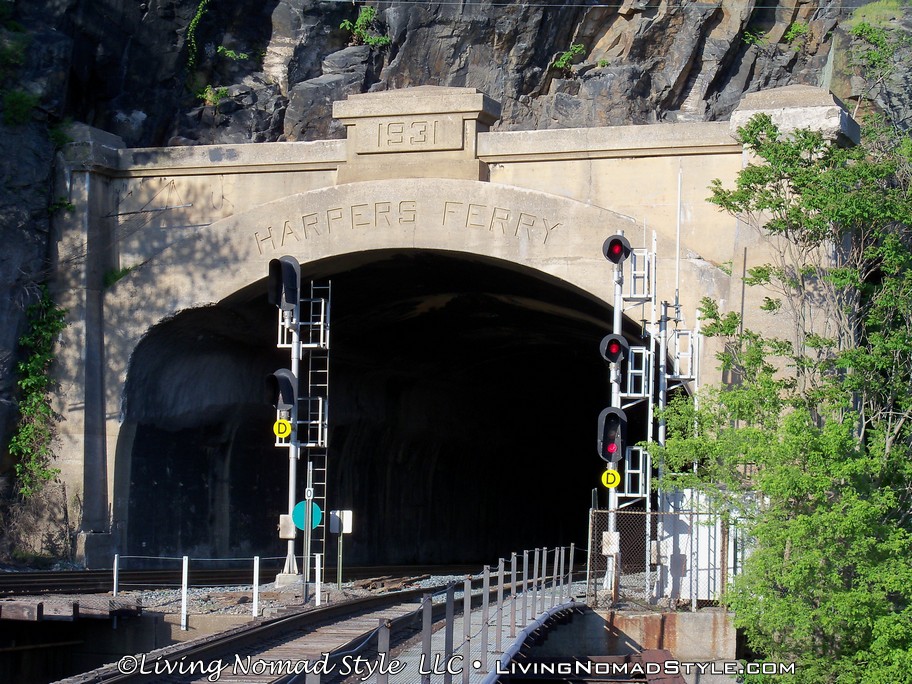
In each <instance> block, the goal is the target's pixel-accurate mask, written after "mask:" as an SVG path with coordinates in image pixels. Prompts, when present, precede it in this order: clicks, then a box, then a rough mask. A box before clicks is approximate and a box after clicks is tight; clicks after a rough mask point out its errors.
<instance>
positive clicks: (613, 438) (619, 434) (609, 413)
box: [598, 407, 627, 463]
mask: <svg viewBox="0 0 912 684" xmlns="http://www.w3.org/2000/svg"><path fill="white" fill-rule="evenodd" d="M626 440H627V414H626V413H624V411H623V409H619V408H614V407H609V408H606V409H605V410H603V411H602V412H601V413H600V414H599V425H598V453H599V456H600V457H601V458H602V460H604V461H607V462H609V463H617V462H618V461H620V460H621V459H622V458H624V443H625V441H626Z"/></svg>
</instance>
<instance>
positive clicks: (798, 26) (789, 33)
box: [782, 21, 810, 45]
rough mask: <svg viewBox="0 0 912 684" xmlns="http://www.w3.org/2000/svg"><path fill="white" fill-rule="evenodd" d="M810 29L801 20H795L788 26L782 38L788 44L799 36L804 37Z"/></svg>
mask: <svg viewBox="0 0 912 684" xmlns="http://www.w3.org/2000/svg"><path fill="white" fill-rule="evenodd" d="M809 31H810V27H809V26H808V25H807V24H805V23H804V22H803V21H796V22H794V23H793V24H792V25H791V26H789V27H788V29H786V31H785V35H783V36H782V37H783V39H784V40H785V42H786V43H789V44H790V45H791V44H792V43H793V42H795V41H796V40H797V39H799V38H805V37H807V35H808V32H809Z"/></svg>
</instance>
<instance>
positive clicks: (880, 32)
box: [849, 21, 896, 72]
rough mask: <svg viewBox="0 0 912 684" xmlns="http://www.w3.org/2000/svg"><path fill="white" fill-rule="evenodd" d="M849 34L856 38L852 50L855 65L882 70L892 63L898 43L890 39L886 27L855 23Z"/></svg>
mask: <svg viewBox="0 0 912 684" xmlns="http://www.w3.org/2000/svg"><path fill="white" fill-rule="evenodd" d="M849 34H850V35H851V36H852V37H853V38H855V39H856V44H855V46H854V47H853V49H852V51H851V52H850V61H851V63H852V65H853V66H858V67H861V68H862V69H864V70H866V71H873V72H880V71H882V70H884V69H887V68H889V67H890V66H891V65H892V62H893V58H894V56H895V55H896V43H895V42H893V41H891V40H890V37H889V34H888V33H887V31H886V29H884V28H882V27H879V26H873V25H872V24H869V23H867V22H864V21H863V22H860V23H858V24H855V25H854V26H853V27H852V29H851V30H850V31H849Z"/></svg>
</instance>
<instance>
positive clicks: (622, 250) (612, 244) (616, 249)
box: [602, 235, 631, 264]
mask: <svg viewBox="0 0 912 684" xmlns="http://www.w3.org/2000/svg"><path fill="white" fill-rule="evenodd" d="M630 252H631V249H630V242H628V241H627V238H625V237H624V236H623V235H612V236H611V237H610V238H608V239H607V240H605V243H604V244H603V245H602V254H604V255H605V258H606V259H608V261H610V262H611V263H613V264H621V263H623V262H624V261H625V260H626V259H627V257H629V256H630Z"/></svg>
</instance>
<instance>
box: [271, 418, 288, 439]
mask: <svg viewBox="0 0 912 684" xmlns="http://www.w3.org/2000/svg"><path fill="white" fill-rule="evenodd" d="M272 431H273V432H274V433H275V436H276V437H278V438H279V439H285V438H286V437H291V422H290V421H287V420H277V421H276V422H275V423H273V424H272Z"/></svg>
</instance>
